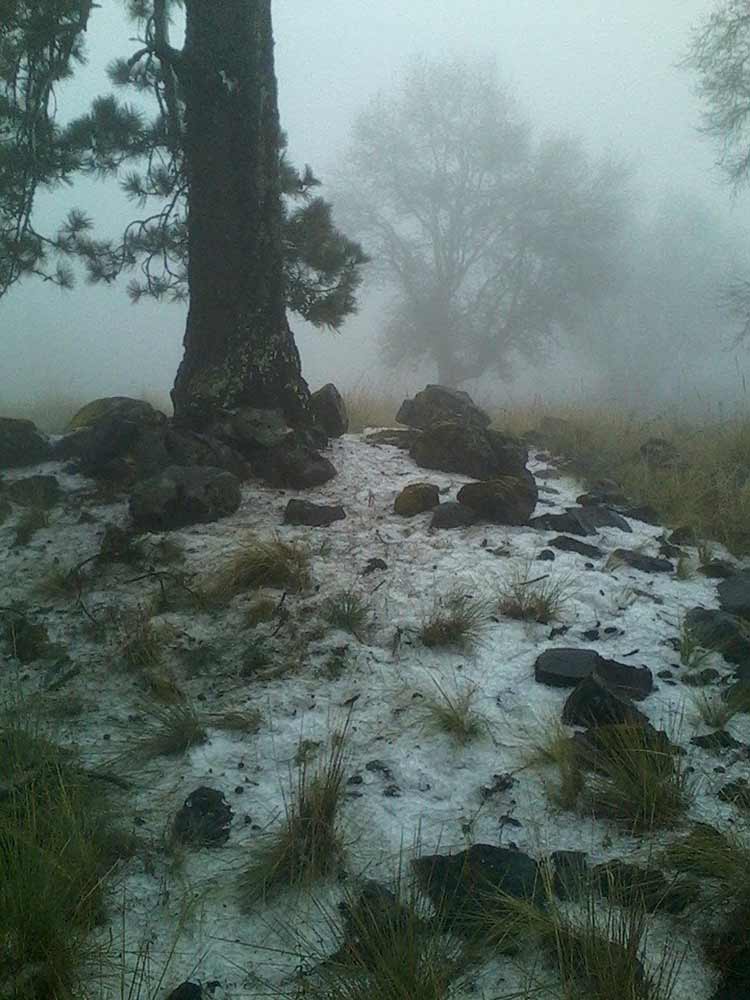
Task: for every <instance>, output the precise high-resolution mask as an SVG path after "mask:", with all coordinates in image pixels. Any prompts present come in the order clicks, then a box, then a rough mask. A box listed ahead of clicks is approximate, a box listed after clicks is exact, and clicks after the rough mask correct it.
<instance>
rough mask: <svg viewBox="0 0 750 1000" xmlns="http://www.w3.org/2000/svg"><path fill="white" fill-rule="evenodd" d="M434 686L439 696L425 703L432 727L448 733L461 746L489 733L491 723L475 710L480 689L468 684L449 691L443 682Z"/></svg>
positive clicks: (429, 723)
mask: <svg viewBox="0 0 750 1000" xmlns="http://www.w3.org/2000/svg"><path fill="white" fill-rule="evenodd" d="M434 684H435V687H436V689H437V695H435V696H431V697H428V698H426V699H425V701H424V702H423V704H422V708H423V710H424V712H425V713H426V715H427V726H428V728H429V729H430V730H432V731H433V732H438V733H446V734H447V735H448V736H450V737H451V739H453V740H454V741H455V742H456V743H458V744H459V746H466V744H467V743H471V742H472V741H473V740H476V739H478V738H479V737H480V736H481V735H482V734H483V733H484V732H485V731H486V728H487V723H486V720H485V719H484V718H483V717H482V716H481V715H480V714H479V713H478V712H476V711H474V708H473V702H474V699H475V697H476V694H477V688H476V687H474V686H473V685H465V686H463V687H457V688H456V690H455V691H454V692H449V691H447V690H446V689H445V688H444V687H443V686H442V685H441V684H440V683H439V681H437V680H435V681H434Z"/></svg>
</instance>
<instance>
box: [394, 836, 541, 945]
mask: <svg viewBox="0 0 750 1000" xmlns="http://www.w3.org/2000/svg"><path fill="white" fill-rule="evenodd" d="M412 868H413V870H414V874H415V876H416V879H417V882H418V883H419V886H420V888H421V889H422V891H423V892H424V893H425V894H426V895H427V896H428V897H429V898H430V900H431V902H432V904H433V905H434V907H435V909H436V910H437V911H438V913H440V914H441V916H442V917H443V918H444V920H445V925H446V926H447V927H450V928H453V929H456V930H464V931H470V930H471V928H472V924H473V922H474V920H475V919H476V918H477V917H478V916H480V915H482V914H486V911H487V907H488V906H490V905H492V904H491V898H492V894H493V893H498V890H501V892H502V894H503V895H507V896H512V897H514V898H516V899H524V900H529V901H532V902H535V903H537V904H538V905H543V900H544V887H543V879H542V877H541V870H540V867H539V865H538V864H537V862H536V861H534V859H533V858H530V857H529V856H528V855H527V854H524V853H523V852H522V851H518V850H515V849H513V848H508V847H495V846H493V845H490V844H473V845H472V846H471V847H470V848H468V850H466V851H461V852H459V853H458V854H453V855H441V854H432V855H427V856H425V857H421V858H417V859H415V860H414V861H412ZM499 905H500V903H499Z"/></svg>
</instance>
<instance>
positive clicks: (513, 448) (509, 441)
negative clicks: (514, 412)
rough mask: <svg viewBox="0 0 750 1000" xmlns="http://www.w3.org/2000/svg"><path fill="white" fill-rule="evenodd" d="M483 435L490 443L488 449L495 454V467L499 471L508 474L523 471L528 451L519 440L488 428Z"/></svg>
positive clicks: (527, 458)
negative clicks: (505, 471) (516, 470)
mask: <svg viewBox="0 0 750 1000" xmlns="http://www.w3.org/2000/svg"><path fill="white" fill-rule="evenodd" d="M485 434H486V436H487V440H488V441H489V443H490V447H491V448H492V450H493V451H494V453H495V457H496V459H497V467H498V469H499V470H503V469H504V470H507V471H508V472H510V471H512V470H515V469H518V470H521V469H525V468H526V463H527V462H528V460H529V449H528V448H527V447H526V445H525V444H524V443H523V441H521V440H520V439H519V438H516V437H513V436H512V435H510V434H503V433H502V431H497V430H495V429H494V428H492V427H489V428H488V429H487V430H486V431H485Z"/></svg>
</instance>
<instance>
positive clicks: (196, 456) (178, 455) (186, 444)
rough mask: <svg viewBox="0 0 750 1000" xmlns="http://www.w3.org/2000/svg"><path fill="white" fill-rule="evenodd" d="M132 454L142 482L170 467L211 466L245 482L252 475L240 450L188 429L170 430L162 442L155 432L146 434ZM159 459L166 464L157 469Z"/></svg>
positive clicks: (172, 428) (210, 436) (143, 434)
mask: <svg viewBox="0 0 750 1000" xmlns="http://www.w3.org/2000/svg"><path fill="white" fill-rule="evenodd" d="M132 454H133V459H134V462H135V465H136V470H137V476H138V478H139V479H140V478H143V477H144V476H148V475H154V474H155V473H156V472H158V471H160V469H162V468H165V467H166V466H168V465H209V466H211V467H212V468H214V469H224V470H225V471H226V472H231V473H232V475H234V476H237V478H238V479H239V480H240V481H241V482H244V481H245V480H247V479H249V478H250V476H251V474H252V470H251V467H250V465H249V464H248V462H247V459H246V458H245V456H244V455H243V454H241V453H240V452H239V451H238V450H237V449H235V448H232V447H231V446H230V445H228V444H226V443H225V442H224V441H222V440H221V439H220V438H218V437H216V436H213V435H211V434H206V433H198V432H197V431H191V430H188V429H187V428H174V427H168V428H167V429H166V431H165V432H164V434H163V437H162V440H161V441H159V440H157V434H156V433H155V432H153V431H144V432H143V433H142V434H141V436H140V438H139V439H138V441H137V442H136V444H135V446H134V448H133V452H132ZM165 454H166V457H164V455H165ZM157 459H158V461H159V462H161V463H162V464H161V465H160V466H158V467H156V468H154V466H155V462H156V460H157ZM148 470H150V471H148Z"/></svg>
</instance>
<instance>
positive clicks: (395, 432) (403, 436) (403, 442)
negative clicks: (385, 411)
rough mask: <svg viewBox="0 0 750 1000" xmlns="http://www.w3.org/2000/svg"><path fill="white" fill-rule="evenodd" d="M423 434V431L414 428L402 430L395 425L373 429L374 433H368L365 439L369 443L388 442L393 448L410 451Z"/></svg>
mask: <svg viewBox="0 0 750 1000" xmlns="http://www.w3.org/2000/svg"><path fill="white" fill-rule="evenodd" d="M421 434H422V432H421V431H418V430H416V429H413V428H409V430H402V429H400V428H395V427H386V428H384V429H383V430H379V431H373V433H372V434H368V435H367V437H366V438H365V441H366V442H367V443H368V444H375V445H379V444H388V445H391V447H393V448H400V449H401V451H410V450H411V448H412V447H413V445H414V442H415V441H416V440H417V438H418V437H420V436H421Z"/></svg>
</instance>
